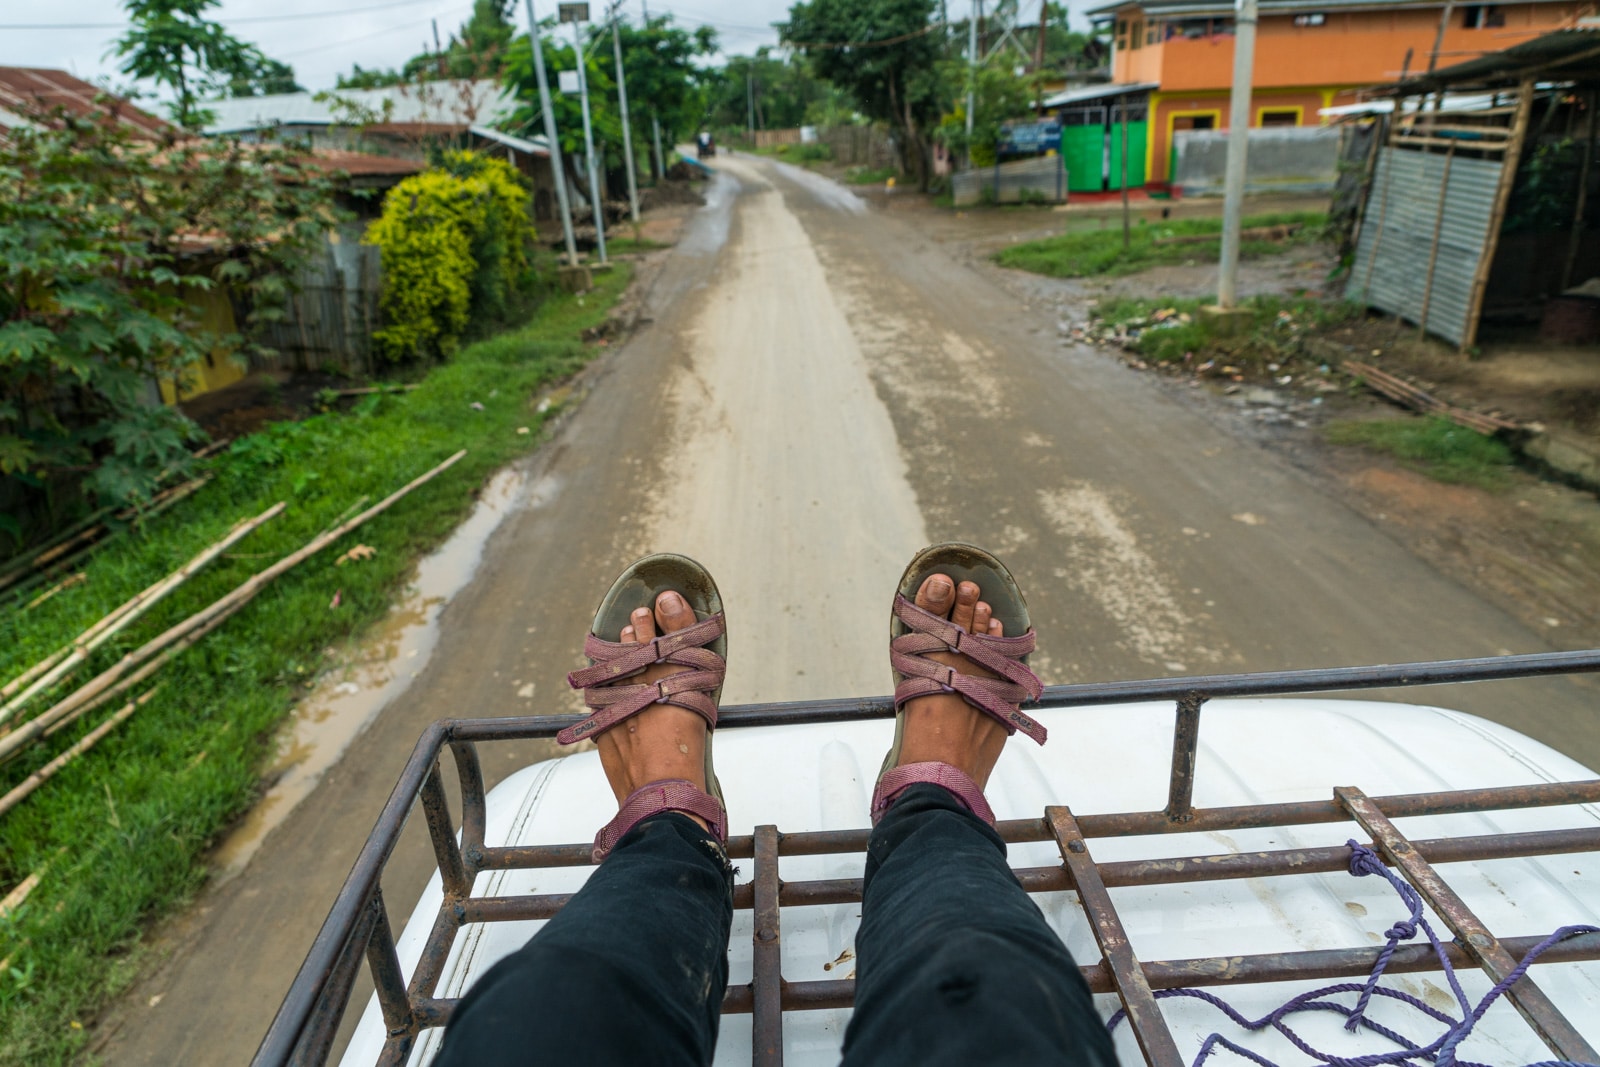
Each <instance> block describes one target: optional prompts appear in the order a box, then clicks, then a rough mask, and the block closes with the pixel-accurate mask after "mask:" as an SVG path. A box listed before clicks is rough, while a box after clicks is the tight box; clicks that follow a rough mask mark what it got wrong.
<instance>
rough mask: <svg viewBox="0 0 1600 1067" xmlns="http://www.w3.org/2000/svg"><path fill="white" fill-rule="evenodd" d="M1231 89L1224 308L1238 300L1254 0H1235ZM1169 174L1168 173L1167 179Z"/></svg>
mask: <svg viewBox="0 0 1600 1067" xmlns="http://www.w3.org/2000/svg"><path fill="white" fill-rule="evenodd" d="M1233 22H1234V35H1233V89H1232V92H1231V95H1230V98H1229V108H1228V176H1227V179H1226V181H1225V183H1224V185H1223V200H1222V263H1221V265H1220V268H1219V270H1218V272H1217V305H1218V306H1219V307H1221V308H1222V309H1224V310H1227V309H1229V308H1232V307H1234V306H1235V305H1236V304H1237V303H1238V299H1239V292H1238V288H1239V284H1238V283H1239V224H1240V220H1241V219H1242V218H1243V216H1244V177H1245V169H1246V167H1247V166H1248V164H1249V155H1250V86H1251V82H1252V80H1253V76H1254V72H1255V58H1256V0H1239V9H1238V11H1237V12H1236V13H1235V15H1234V19H1233ZM1171 177H1172V175H1168V178H1169V179H1170V178H1171Z"/></svg>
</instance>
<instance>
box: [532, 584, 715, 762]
mask: <svg viewBox="0 0 1600 1067" xmlns="http://www.w3.org/2000/svg"><path fill="white" fill-rule="evenodd" d="M724 628H725V623H724V620H723V616H722V612H720V611H719V612H717V613H716V614H715V615H713V616H711V617H710V618H709V619H704V620H702V621H700V622H697V623H695V624H694V625H693V626H689V627H686V628H684V629H682V630H677V631H674V632H673V633H670V634H662V635H661V636H660V637H657V638H656V639H655V640H653V641H646V642H644V643H643V644H635V643H628V644H625V643H623V642H620V641H605V640H602V639H601V638H598V637H596V636H595V635H593V634H590V635H589V636H587V637H586V638H584V641H583V651H584V655H586V656H588V657H589V658H590V659H591V660H593V661H594V662H593V664H592V665H590V666H588V667H585V668H583V669H582V670H576V671H573V672H572V673H571V674H569V675H567V684H568V685H570V686H571V687H572V688H574V689H582V690H583V702H584V704H586V705H587V706H588V707H589V708H591V709H592V710H593V712H594V713H593V714H592V715H590V716H589V717H588V718H586V719H584V720H583V721H581V722H578V723H575V724H574V725H572V726H569V727H567V728H566V729H565V730H562V731H561V732H560V733H559V734H557V735H556V740H557V741H559V742H560V743H561V744H563V745H570V744H573V743H574V742H577V741H581V740H583V739H584V738H587V737H594V736H596V735H597V734H601V733H604V732H605V731H607V730H609V729H611V728H612V727H613V726H616V725H617V724H618V723H621V722H624V721H626V720H627V719H630V718H632V717H633V716H635V715H637V714H639V712H641V711H643V710H644V709H645V708H648V707H650V706H651V705H652V704H674V705H676V706H678V707H680V708H686V709H688V710H689V711H692V712H694V713H695V714H696V715H699V716H700V717H701V718H703V719H705V721H706V726H707V728H714V727H715V726H716V725H717V703H716V700H715V699H714V698H713V696H712V694H713V693H715V692H716V691H717V690H718V689H719V688H720V687H721V686H722V680H723V678H724V676H726V674H727V670H728V667H727V664H726V663H725V662H724V661H723V659H722V657H721V656H719V655H717V654H716V653H715V652H712V651H711V650H710V649H708V648H705V647H704V646H705V645H709V644H710V643H711V642H713V641H715V640H716V639H717V638H719V637H721V636H722V634H723V632H724ZM657 663H670V664H672V665H673V666H676V667H687V668H689V669H688V670H685V671H679V672H678V673H677V674H671V675H668V676H667V677H665V678H662V679H661V680H659V681H657V682H652V683H650V684H648V685H644V684H640V685H613V684H610V683H613V682H616V681H617V680H619V679H622V678H630V677H632V676H633V675H636V674H641V673H643V672H644V671H645V670H646V669H647V668H649V667H651V666H653V665H655V664H657Z"/></svg>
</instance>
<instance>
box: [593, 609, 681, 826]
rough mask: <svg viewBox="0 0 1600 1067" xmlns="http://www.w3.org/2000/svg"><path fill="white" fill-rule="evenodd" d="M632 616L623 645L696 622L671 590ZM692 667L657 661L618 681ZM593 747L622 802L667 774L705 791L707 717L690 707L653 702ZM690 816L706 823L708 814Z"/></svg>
mask: <svg viewBox="0 0 1600 1067" xmlns="http://www.w3.org/2000/svg"><path fill="white" fill-rule="evenodd" d="M632 618H633V621H632V624H631V625H628V626H624V627H623V628H622V635H621V637H620V638H619V640H621V642H622V643H623V644H625V645H631V644H636V643H643V642H646V641H652V640H654V639H655V637H656V635H657V634H658V633H672V632H674V631H676V630H682V629H684V628H685V627H689V626H693V625H694V623H695V617H694V609H693V608H691V607H690V606H689V605H688V603H687V602H686V601H685V600H684V599H683V597H681V596H679V595H678V594H677V593H674V592H672V591H671V590H668V591H667V592H665V593H662V594H661V595H660V596H658V597H656V604H655V612H654V614H652V613H651V611H650V609H649V608H636V609H635V610H634V612H633V616H632ZM688 669H689V668H687V667H679V666H675V665H673V664H670V663H657V664H655V665H654V666H652V667H648V668H646V670H645V672H644V673H643V674H637V675H634V676H633V677H631V678H625V679H623V680H622V681H620V682H618V683H617V684H618V685H640V684H643V685H649V684H650V683H652V682H656V681H659V680H660V679H662V678H665V677H666V676H667V675H669V674H677V673H678V672H679V671H685V670H688ZM595 747H596V748H598V749H599V750H600V765H601V766H602V767H604V768H605V772H606V780H607V781H608V782H610V783H611V791H612V792H613V793H615V794H616V795H617V804H618V805H621V803H622V802H623V801H624V800H626V799H627V798H628V797H629V795H630V794H632V793H633V792H634V791H635V790H637V789H638V788H639V787H640V786H645V785H649V784H650V783H651V782H659V781H662V780H664V779H668V778H682V779H684V780H685V781H688V782H692V783H693V784H694V787H695V788H696V789H699V790H701V791H702V792H703V791H704V790H705V788H706V721H705V720H704V719H702V718H701V717H700V716H698V715H696V714H695V713H694V712H692V711H689V710H688V709H686V708H680V707H677V706H676V705H673V704H655V705H652V706H650V707H648V708H646V709H645V710H643V711H641V712H639V714H637V715H635V716H633V718H631V719H629V720H628V721H626V722H623V723H619V724H618V725H616V726H613V727H612V728H611V729H609V730H607V731H606V732H605V733H603V734H601V735H600V736H599V737H597V738H596V739H595ZM688 817H689V818H691V819H694V821H695V822H697V823H699V824H700V825H701V826H705V825H706V823H705V820H704V819H701V818H699V817H697V816H694V815H689V816H688Z"/></svg>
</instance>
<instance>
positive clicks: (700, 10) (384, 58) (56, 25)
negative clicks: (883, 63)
mask: <svg viewBox="0 0 1600 1067" xmlns="http://www.w3.org/2000/svg"><path fill="white" fill-rule="evenodd" d="M625 2H626V6H625V8H624V10H625V12H626V13H627V15H629V16H630V17H632V18H635V19H637V18H639V17H640V15H641V13H642V11H641V7H640V4H641V3H643V4H647V5H648V9H649V11H650V13H651V14H654V15H659V14H662V13H671V14H672V15H673V16H674V18H675V19H676V20H677V21H678V22H679V23H680V24H681V25H684V26H688V27H694V26H700V25H706V26H710V27H712V28H713V29H715V30H716V31H717V36H718V38H719V40H720V41H721V43H722V51H723V53H724V54H726V55H748V54H750V53H752V52H754V51H755V50H756V49H757V48H758V47H760V46H761V45H763V44H775V43H776V42H777V39H778V35H777V33H776V32H774V31H773V29H772V27H771V24H772V23H773V22H777V21H780V20H782V19H783V18H785V16H786V15H787V13H788V10H789V5H790V3H791V2H792V0H688V3H689V5H690V6H688V7H685V6H682V5H680V4H679V3H678V2H677V0H625ZM948 2H949V7H950V17H951V18H957V17H960V16H962V15H965V14H966V12H967V11H968V10H970V8H971V0H948ZM591 3H592V5H593V10H594V11H595V13H596V14H598V13H599V12H600V11H601V10H602V8H603V5H604V3H605V0H591ZM1038 3H1039V0H1021V20H1022V21H1025V22H1031V21H1032V20H1033V19H1035V18H1037V17H1038V10H1039V8H1038ZM1090 3H1091V0H1073V2H1072V3H1071V4H1070V5H1069V6H1070V7H1071V8H1072V10H1073V12H1074V22H1075V23H1080V24H1081V17H1080V16H1078V14H1077V13H1078V12H1081V11H1082V10H1084V9H1085V8H1086V7H1088V6H1090ZM554 8H555V0H535V10H536V12H537V14H538V15H539V17H540V18H546V17H548V16H549V15H550V14H551V13H552V12H553V11H554ZM212 10H213V12H214V13H215V14H216V17H218V18H219V19H220V20H221V21H222V22H223V23H224V24H225V25H226V26H227V27H228V28H229V29H230V30H231V31H232V32H233V33H234V35H235V36H237V37H240V38H241V39H243V40H246V41H250V42H253V43H254V44H256V45H258V46H260V48H261V50H262V51H263V52H265V53H266V54H267V55H269V56H271V57H272V58H273V59H278V60H282V61H283V62H285V63H288V64H290V65H291V66H293V67H294V70H295V76H296V77H297V78H298V80H299V82H300V84H301V85H303V86H305V87H306V88H308V89H311V90H318V89H331V88H332V87H333V84H334V77H335V76H336V75H337V74H339V73H341V72H344V71H348V70H349V69H350V68H351V65H352V64H355V63H359V64H361V65H362V66H363V67H366V68H368V69H371V68H374V67H398V66H400V64H402V63H404V62H405V61H406V60H407V59H408V58H410V57H411V56H413V55H415V54H416V53H417V52H420V51H422V50H423V49H424V47H425V46H429V45H431V42H432V40H433V29H432V25H431V24H432V22H433V21H434V20H437V21H438V24H439V34H440V36H441V38H444V39H448V38H449V35H450V33H451V31H452V30H454V29H455V28H456V27H458V26H460V25H461V23H462V22H463V21H464V20H465V19H466V17H467V16H468V15H469V14H470V13H471V11H472V2H471V0H322V3H321V4H320V5H318V4H316V3H315V2H314V0H222V4H221V6H220V7H217V8H213V9H212ZM526 10H527V9H526V8H525V7H524V6H523V2H522V0H519V2H518V4H517V14H516V18H517V25H518V28H519V29H521V28H525V27H526V25H527V22H526V18H527V16H526V14H525V12H526ZM125 26H126V19H125V17H124V15H123V11H122V5H121V2H120V0H55V2H54V3H40V2H37V0H35V2H33V3H29V2H27V0H3V2H0V66H12V67H56V68H60V69H63V70H67V71H71V72H72V73H73V74H76V75H77V76H78V77H80V78H84V79H86V80H89V81H99V80H100V79H101V78H107V77H108V78H110V79H111V83H112V84H113V85H114V86H124V85H126V84H127V79H126V78H125V77H124V76H123V75H122V74H120V73H118V71H117V63H116V60H115V58H114V57H109V58H108V56H107V53H108V52H109V51H110V50H111V48H112V45H113V42H114V41H115V40H116V38H117V37H118V36H119V35H120V34H121V32H122V31H123V29H124V28H125ZM145 88H146V90H147V91H149V90H151V89H152V88H153V87H150V86H146V87H145Z"/></svg>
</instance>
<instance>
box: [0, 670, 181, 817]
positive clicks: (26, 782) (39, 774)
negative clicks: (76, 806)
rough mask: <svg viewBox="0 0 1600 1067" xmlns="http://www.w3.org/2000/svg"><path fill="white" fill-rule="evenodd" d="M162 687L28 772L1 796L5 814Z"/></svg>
mask: <svg viewBox="0 0 1600 1067" xmlns="http://www.w3.org/2000/svg"><path fill="white" fill-rule="evenodd" d="M160 688H161V687H160V686H159V685H158V686H156V687H155V689H152V690H150V691H149V692H148V693H146V694H145V695H144V696H142V697H140V698H139V699H137V700H130V701H128V702H127V703H126V704H124V705H123V706H122V707H121V708H120V709H119V710H118V711H117V713H116V714H115V715H113V716H111V718H109V719H107V720H106V721H105V722H103V723H101V724H100V725H99V726H96V727H95V728H94V729H93V730H90V731H89V732H88V733H86V734H84V735H83V737H81V738H79V739H78V740H77V741H75V742H73V744H72V746H71V747H69V748H68V749H67V750H66V751H65V752H63V753H61V755H59V756H57V757H56V758H55V759H53V760H51V761H50V762H49V763H46V764H45V765H44V766H43V767H40V768H39V769H38V770H36V771H34V772H33V773H32V774H30V775H28V777H26V778H24V779H23V780H22V781H21V782H20V783H19V784H18V785H17V787H16V788H15V789H13V790H11V792H9V793H7V794H6V795H5V796H3V797H0V815H4V814H5V813H6V812H8V811H10V810H11V809H12V808H14V807H16V806H17V805H18V804H21V803H22V802H23V801H24V800H25V799H27V797H28V795H29V794H30V793H32V792H33V791H34V790H36V789H38V788H39V787H40V786H42V785H44V784H45V783H46V782H48V781H49V780H50V779H52V778H54V777H55V776H56V775H57V774H58V773H59V772H60V771H61V768H63V767H65V766H66V765H67V764H69V763H71V762H72V761H73V760H75V759H77V758H78V757H79V756H81V755H83V754H84V753H85V752H87V751H89V750H90V749H91V748H93V747H94V746H95V745H97V744H99V743H100V740H101V738H103V737H105V736H106V734H109V733H110V732H111V731H112V730H115V729H116V728H117V727H118V726H121V725H122V724H123V723H125V722H127V721H128V719H129V718H131V717H132V716H133V713H134V712H136V711H138V710H139V709H140V708H141V707H143V706H144V704H145V702H146V701H148V700H149V699H150V698H151V697H153V696H155V695H156V692H157V691H158V690H160Z"/></svg>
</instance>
